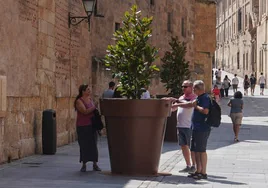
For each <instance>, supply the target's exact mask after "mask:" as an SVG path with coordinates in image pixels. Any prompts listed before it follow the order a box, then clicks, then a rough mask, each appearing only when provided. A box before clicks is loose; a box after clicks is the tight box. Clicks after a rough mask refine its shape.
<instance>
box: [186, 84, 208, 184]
mask: <svg viewBox="0 0 268 188" xmlns="http://www.w3.org/2000/svg"><path fill="white" fill-rule="evenodd" d="M193 89H194V93H195V94H196V95H197V96H198V97H197V100H196V101H194V102H193V105H194V112H193V115H192V130H193V133H192V140H191V151H192V152H194V154H195V160H196V167H197V170H196V172H195V173H194V174H190V175H189V176H188V177H192V178H194V179H207V153H206V149H207V140H208V137H209V134H210V131H211V128H210V126H209V125H208V124H207V123H206V119H207V117H208V113H209V107H210V103H211V100H210V97H209V95H208V94H207V93H205V84H204V82H203V81H202V80H196V81H195V82H194V85H193Z"/></svg>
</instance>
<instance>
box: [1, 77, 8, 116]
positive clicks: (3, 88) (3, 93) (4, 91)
mask: <svg viewBox="0 0 268 188" xmlns="http://www.w3.org/2000/svg"><path fill="white" fill-rule="evenodd" d="M6 108H7V78H6V76H0V117H5V115H6Z"/></svg>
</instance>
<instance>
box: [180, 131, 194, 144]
mask: <svg viewBox="0 0 268 188" xmlns="http://www.w3.org/2000/svg"><path fill="white" fill-rule="evenodd" d="M177 134H178V140H179V145H180V146H185V145H187V146H189V147H190V144H191V136H192V130H191V129H190V128H177Z"/></svg>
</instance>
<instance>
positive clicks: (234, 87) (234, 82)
mask: <svg viewBox="0 0 268 188" xmlns="http://www.w3.org/2000/svg"><path fill="white" fill-rule="evenodd" d="M238 84H239V80H238V78H237V74H235V75H234V78H233V79H232V86H233V91H234V93H235V92H237V87H238Z"/></svg>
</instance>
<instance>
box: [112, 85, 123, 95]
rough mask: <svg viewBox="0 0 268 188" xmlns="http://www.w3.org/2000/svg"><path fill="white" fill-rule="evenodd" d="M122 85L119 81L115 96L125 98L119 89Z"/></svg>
mask: <svg viewBox="0 0 268 188" xmlns="http://www.w3.org/2000/svg"><path fill="white" fill-rule="evenodd" d="M120 86H121V83H120V82H119V83H118V84H117V86H116V88H115V90H114V94H113V98H123V96H122V92H121V91H119V87H120Z"/></svg>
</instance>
